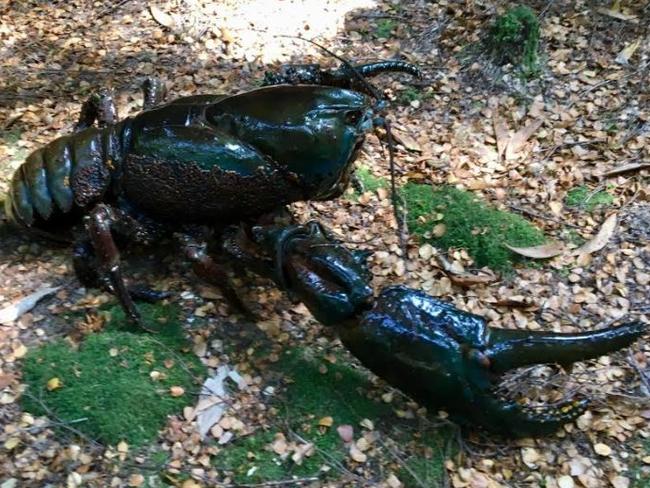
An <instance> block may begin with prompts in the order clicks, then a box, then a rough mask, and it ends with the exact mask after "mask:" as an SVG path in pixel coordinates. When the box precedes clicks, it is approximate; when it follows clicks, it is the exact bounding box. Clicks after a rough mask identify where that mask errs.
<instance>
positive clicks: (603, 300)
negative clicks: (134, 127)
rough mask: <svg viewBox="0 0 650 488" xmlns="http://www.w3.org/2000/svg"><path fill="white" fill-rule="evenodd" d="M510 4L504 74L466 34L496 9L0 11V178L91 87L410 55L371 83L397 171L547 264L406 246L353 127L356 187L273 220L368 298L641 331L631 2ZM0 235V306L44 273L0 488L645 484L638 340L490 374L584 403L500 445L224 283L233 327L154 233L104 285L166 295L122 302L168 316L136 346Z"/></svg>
mask: <svg viewBox="0 0 650 488" xmlns="http://www.w3.org/2000/svg"><path fill="white" fill-rule="evenodd" d="M526 3H527V4H528V5H529V6H530V7H531V8H533V10H534V11H535V12H536V14H537V15H538V18H539V22H540V26H541V39H540V52H541V58H540V65H539V69H538V72H537V73H535V76H532V77H530V78H528V79H525V78H524V77H523V76H521V75H520V74H518V73H517V71H516V68H515V67H512V66H504V67H497V66H494V65H493V64H492V63H491V62H490V61H489V60H488V59H486V58H485V57H484V56H481V55H480V54H478V51H477V50H476V49H475V48H474V46H477V45H478V44H479V43H480V42H481V39H483V37H484V35H485V31H486V28H487V26H489V25H490V22H492V21H493V20H494V18H495V16H496V15H497V14H498V13H502V12H503V10H504V9H505V8H506V7H508V6H510V4H509V3H508V2H503V1H476V0H464V1H461V0H459V1H452V0H444V1H443V0H440V1H434V2H431V1H421V0H413V1H410V2H399V1H392V2H391V1H388V0H338V1H337V0H327V1H321V0H296V1H292V2H269V1H262V0H259V1H253V0H250V1H245V0H224V1H219V2H217V1H208V0H205V1H198V0H173V1H169V2H160V3H156V4H154V3H153V2H144V1H140V0H131V1H129V0H122V1H104V0H97V1H94V2H86V1H69V2H41V1H36V0H34V1H23V2H11V1H7V0H0V39H1V41H2V42H1V44H0V60H1V61H0V131H1V132H0V194H4V192H5V190H6V189H7V187H8V184H9V180H10V177H11V174H12V172H13V171H14V170H15V168H17V167H18V166H19V165H20V163H21V162H22V161H23V160H24V158H25V157H26V156H27V155H28V154H29V152H30V151H31V150H33V149H36V148H38V147H39V146H42V145H43V144H45V143H47V142H48V141H50V140H52V139H53V138H55V137H58V136H61V135H64V134H67V133H69V132H70V131H71V130H72V127H73V125H74V123H75V121H76V118H77V114H78V113H79V109H80V105H81V103H82V102H83V101H84V100H85V99H86V97H88V95H89V94H90V93H91V92H92V91H93V90H97V89H99V88H102V87H111V88H113V89H114V90H115V93H116V95H117V101H118V108H119V112H120V115H121V116H123V117H124V116H127V115H133V114H135V113H137V112H138V111H139V110H140V106H141V95H140V92H139V84H140V83H141V81H142V79H143V78H144V77H146V76H150V75H156V76H159V77H161V78H163V79H164V80H166V81H167V85H168V89H169V93H170V94H171V97H176V96H183V95H193V94H198V93H236V92H239V91H244V90H247V89H251V88H253V87H256V86H259V80H260V79H261V78H262V77H263V73H264V71H266V70H274V69H277V67H278V66H279V64H281V63H287V62H293V63H306V62H319V63H321V64H323V65H327V66H336V65H337V64H338V63H337V61H335V60H334V59H332V58H331V57H330V56H328V55H327V54H325V53H323V52H322V51H320V50H318V49H317V48H315V47H314V46H312V45H309V44H307V43H305V42H304V41H301V40H297V39H291V38H288V37H282V36H287V35H289V36H304V37H309V38H313V39H315V40H317V41H318V42H320V43H322V44H324V45H325V46H327V48H328V49H330V50H332V51H334V52H335V53H336V54H337V55H340V56H343V57H345V58H346V59H348V60H352V61H354V62H355V63H361V62H366V61H371V60H378V59H379V60H383V59H391V58H397V59H403V60H406V61H410V62H412V63H415V64H417V65H418V66H420V67H421V68H422V70H423V72H424V79H422V80H412V79H410V78H408V77H405V76H394V75H384V76H382V77H381V78H378V79H377V80H376V85H377V86H378V87H380V88H381V89H382V90H385V91H386V93H387V94H388V96H389V97H390V98H391V99H392V103H391V106H390V109H389V110H388V113H389V117H390V118H391V120H392V121H393V126H394V127H395V131H396V139H397V142H398V144H397V155H396V163H397V170H398V182H399V184H400V185H401V186H402V187H404V185H406V184H407V183H408V184H410V185H412V184H418V185H433V187H434V188H446V187H445V186H444V185H453V186H456V187H458V188H461V189H464V190H468V191H471V192H472V193H473V194H474V195H476V196H477V197H479V198H480V199H481V200H483V201H485V202H486V203H487V204H489V205H490V206H492V207H494V208H497V209H499V210H501V211H504V212H505V211H507V212H510V213H514V214H518V215H520V216H521V217H523V218H525V219H526V220H528V221H529V222H530V223H532V224H534V225H535V226H536V227H537V228H538V229H539V230H540V231H541V232H542V233H543V235H544V236H545V238H546V239H547V240H548V241H549V242H551V243H552V244H551V245H550V249H551V251H552V252H551V253H550V254H554V256H552V257H550V258H546V259H530V260H527V261H523V262H522V261H520V260H517V259H516V256H515V255H514V254H509V255H508V256H509V257H508V259H512V260H513V261H514V262H515V264H514V266H513V267H511V265H510V264H508V265H507V266H506V267H505V268H504V267H502V266H501V265H499V266H498V267H500V268H501V269H494V268H496V267H497V266H496V265H494V264H493V263H492V262H491V261H489V259H488V261H487V265H486V266H483V265H484V264H485V263H482V262H481V260H480V259H479V258H477V256H476V255H472V254H471V253H470V252H468V251H467V250H466V249H462V248H459V247H451V248H446V247H441V246H440V245H439V246H438V247H436V246H435V245H436V241H435V239H434V240H431V241H428V240H427V237H428V238H431V237H432V236H431V235H429V234H426V232H425V235H417V234H418V233H417V232H415V231H414V232H413V233H412V234H411V235H410V236H409V240H408V244H407V255H403V254H402V251H401V249H400V246H399V243H398V238H397V236H396V231H395V229H396V223H395V221H394V218H393V210H392V207H391V198H390V194H389V191H388V189H387V187H386V184H385V182H386V181H387V178H388V177H389V171H388V162H387V160H386V157H385V156H384V151H383V150H382V148H381V141H380V139H379V138H378V137H377V136H375V135H369V136H368V139H367V141H366V144H365V146H364V148H363V150H362V152H361V155H360V158H359V161H358V164H359V166H360V168H361V170H360V172H361V174H362V176H363V177H362V180H363V181H364V183H365V184H366V191H365V192H364V193H363V194H361V195H359V194H353V193H352V192H350V193H348V194H347V195H346V196H345V197H343V198H340V199H337V200H335V201H331V202H318V203H314V202H311V203H301V204H295V205H293V206H292V209H293V212H294V213H295V215H296V216H297V218H298V219H299V220H300V221H306V220H309V219H318V220H320V221H322V222H323V223H325V224H326V225H327V226H329V227H330V228H332V229H333V230H334V232H335V233H336V234H337V235H338V236H340V237H341V238H343V239H344V240H345V241H346V242H347V243H348V244H349V245H350V246H352V247H356V248H360V249H368V250H371V251H373V255H372V256H371V257H370V259H369V263H370V266H371V270H372V272H373V275H374V278H373V286H374V287H375V289H376V290H379V289H381V288H382V287H384V286H387V285H389V284H406V285H409V286H411V287H414V288H418V289H422V290H424V291H426V292H427V293H429V294H431V295H434V296H436V297H440V298H442V299H445V300H449V301H451V302H453V304H454V305H456V306H457V307H458V308H460V309H463V310H466V311H469V312H472V313H475V314H479V315H482V316H484V317H486V318H487V319H488V320H489V323H490V325H493V326H497V327H505V328H519V329H541V330H552V331H556V332H560V331H562V332H576V331H588V330H592V329H595V328H599V327H603V326H605V325H610V324H612V323H617V322H619V321H626V320H627V321H630V320H641V321H645V322H647V321H648V318H649V317H650V304H649V303H648V296H649V295H650V239H649V237H650V189H649V187H648V183H649V180H650V168H649V166H650V146H649V145H648V139H649V138H650V98H649V97H650V93H649V91H648V90H649V86H650V83H648V80H649V79H650V8H648V7H647V6H644V2H631V1H623V2H620V3H621V4H622V5H618V6H617V5H616V3H617V2H614V4H615V7H616V8H614V9H613V10H612V9H611V8H610V7H611V4H610V3H608V2H605V1H601V0H598V1H586V0H578V1H575V2H556V1H553V0H550V1H547V0H544V1H542V0H539V1H537V0H530V1H528V2H526ZM152 7H153V8H152ZM0 199H1V198H0ZM407 200H408V198H407ZM407 211H408V208H407ZM470 213H471V211H470V212H468V219H470V217H471V215H470ZM436 215H437V214H436ZM409 216H410V217H411V218H412V217H413V215H412V214H409ZM419 217H422V218H424V220H425V221H426V217H427V216H426V215H424V216H423V215H419ZM408 218H409V217H407V219H408ZM439 219H440V220H441V221H442V222H447V221H445V220H444V219H445V215H443V214H440V216H439ZM416 220H417V222H415V221H414V220H411V221H409V224H412V227H411V228H413V229H414V228H416V227H417V225H416V224H418V223H421V222H423V220H422V219H416ZM431 220H432V221H433V222H434V223H435V222H437V220H438V217H433V218H432V219H431ZM449 225H450V224H449V223H447V227H449ZM486 226H487V224H486ZM486 228H487V227H486ZM451 230H452V229H451V228H446V227H444V226H442V227H441V226H439V225H436V226H434V227H432V229H431V232H433V234H434V236H436V235H438V234H444V233H445V232H450V231H451ZM471 230H472V234H473V235H480V234H481V233H482V232H484V230H485V229H484V228H483V225H482V224H481V222H478V223H476V224H475V226H474V227H473V228H472V229H471ZM421 234H422V233H421ZM438 237H440V236H439V235H438ZM0 242H1V244H0V276H2V279H1V280H0V309H2V308H3V307H6V306H9V305H10V304H12V303H14V302H15V301H17V300H20V299H22V298H24V297H25V296H28V295H30V294H31V293H33V292H34V291H36V290H38V289H40V288H41V287H43V286H46V285H49V286H58V287H60V288H59V289H58V290H57V291H56V293H55V294H54V295H52V296H49V297H47V298H45V299H44V300H42V301H41V302H40V303H39V304H38V305H37V306H36V307H35V308H34V309H33V310H31V311H30V312H28V313H25V314H24V315H22V316H21V317H20V318H19V319H17V320H14V321H7V322H6V323H3V324H0V405H1V407H0V429H1V430H0V487H1V488H14V487H22V486H29V487H34V486H68V487H76V486H98V487H100V486H101V487H104V486H115V487H118V486H132V487H139V486H142V487H144V486H149V487H153V486H166V485H172V486H179V487H183V488H191V487H197V486H204V487H207V486H260V487H262V486H313V487H316V486H331V487H334V486H382V487H390V488H397V487H399V486H408V487H435V486H453V487H496V486H508V487H523V486H544V487H546V488H557V487H559V488H568V487H574V486H575V487H589V488H591V487H593V488H596V487H601V486H602V487H605V486H613V487H614V488H627V487H633V486H639V487H640V486H650V440H648V438H649V437H650V429H648V426H647V423H648V419H650V345H648V343H647V340H646V339H642V340H640V341H638V342H637V343H636V344H635V345H633V346H632V347H630V348H628V349H626V350H623V351H620V352H617V353H615V354H611V355H609V356H605V357H601V358H599V359H597V360H592V361H587V362H584V363H579V364H576V365H575V366H574V367H573V369H572V370H571V371H565V370H563V369H561V368H559V367H556V366H552V365H551V366H540V367H534V368H527V369H525V370H523V371H519V372H518V374H517V375H516V377H510V378H509V379H508V383H507V386H506V388H507V389H509V390H511V391H510V393H511V394H513V392H515V393H517V394H518V395H520V396H523V397H535V398H538V399H539V398H541V399H542V400H546V401H551V402H555V401H559V400H561V399H562V397H563V396H564V395H565V394H566V395H567V396H570V395H572V394H574V393H575V392H576V391H578V392H580V393H581V394H582V395H584V396H586V397H589V398H590V399H591V403H590V407H589V409H588V410H587V412H586V413H585V414H583V415H582V416H581V417H579V418H578V419H577V421H576V422H575V423H571V424H568V425H566V426H565V427H564V428H563V429H561V430H560V431H558V432H557V433H555V434H553V435H550V436H547V437H544V438H538V439H532V438H524V439H517V440H509V439H504V438H500V437H496V436H494V435H490V434H488V433H485V432H482V431H480V430H476V429H474V430H470V429H466V430H459V429H458V428H457V427H456V426H455V425H454V424H452V423H451V422H449V420H448V415H447V413H446V412H433V411H429V412H427V411H426V410H425V409H423V408H421V406H419V405H417V404H416V403H414V402H413V401H411V400H410V399H408V398H407V397H405V396H404V395H402V394H400V393H399V392H398V391H396V390H395V389H393V388H390V387H389V386H387V385H386V384H385V383H384V382H382V381H381V380H379V379H377V378H376V377H375V376H373V375H372V374H370V373H368V372H367V371H366V370H365V369H364V368H363V367H362V366H361V365H360V364H359V363H358V362H357V361H356V360H355V359H354V358H353V357H352V356H351V355H350V354H349V353H347V352H346V351H345V350H344V349H343V347H342V346H341V344H340V342H339V341H338V339H337V338H336V337H334V335H333V334H332V332H331V331H329V330H327V329H326V328H325V327H323V326H321V325H320V324H318V323H317V322H316V321H315V320H314V319H313V318H312V317H311V315H310V314H309V312H308V311H307V309H306V308H305V307H304V306H302V305H295V304H292V303H290V302H289V301H288V299H287V297H286V296H284V295H283V294H282V293H280V292H279V291H277V290H276V289H274V288H273V287H271V286H270V285H269V283H267V282H265V281H263V280H260V279H254V278H251V280H250V282H246V283H241V293H242V296H243V297H244V300H245V301H246V302H247V303H250V304H251V307H252V309H253V311H254V313H255V315H256V316H257V317H258V318H259V320H257V321H251V320H248V319H245V318H243V317H241V316H239V315H237V314H234V313H232V312H231V311H230V310H229V308H228V307H227V305H226V304H225V303H224V301H223V298H222V297H221V294H220V292H219V291H218V290H214V289H212V288H210V287H208V286H205V285H203V284H201V283H200V282H199V280H198V278H196V277H195V276H194V275H193V274H192V273H191V270H190V269H189V265H188V264H187V263H185V262H183V261H182V260H179V259H177V254H178V253H175V252H173V251H171V250H170V249H169V248H165V247H161V248H160V249H156V250H155V255H151V256H149V255H146V254H145V255H140V256H135V257H134V258H133V259H128V260H127V261H128V263H129V267H128V276H129V277H134V279H135V280H138V281H146V282H148V283H151V284H152V285H154V286H155V287H156V288H157V289H160V290H168V291H171V292H172V297H171V298H169V299H168V300H166V301H165V302H164V303H163V304H161V305H157V306H145V305H141V306H142V307H143V310H145V312H146V313H145V315H146V317H147V318H149V319H150V320H151V321H153V322H156V323H160V324H161V327H162V328H163V329H165V330H166V331H167V332H165V333H162V334H160V335H159V336H158V337H157V338H156V339H152V338H150V337H148V336H147V335H146V334H142V333H138V332H137V331H134V330H132V329H129V327H128V326H126V325H125V324H124V319H123V316H122V315H121V312H120V310H119V309H118V307H116V306H115V299H114V298H113V297H111V296H109V295H107V294H104V293H101V292H99V291H97V290H85V289H83V288H82V287H81V286H80V285H79V283H78V281H76V279H75V277H74V273H73V271H72V264H71V253H70V250H69V249H67V248H65V247H56V246H50V245H48V243H46V242H44V241H33V240H30V239H28V238H26V237H24V236H23V235H22V234H19V233H17V232H15V231H14V230H12V229H10V228H8V227H7V226H3V227H2V229H1V232H0ZM560 243H561V244H562V246H560ZM431 244H433V246H432V245H431ZM584 245H586V246H587V247H586V248H584V247H583V248H582V250H583V252H577V253H576V252H572V251H573V250H575V249H576V248H579V247H580V246H584ZM585 249H586V250H585ZM556 251H557V252H556ZM148 252H152V251H148ZM535 253H537V254H538V256H537V257H538V258H539V257H540V256H539V250H537V251H533V254H535ZM508 262H510V261H508ZM154 263H155V264H154ZM479 263H480V264H479ZM491 264H492V265H491ZM482 266H483V267H482ZM112 359H115V360H114V361H112ZM116 364H117V365H118V366H119V368H117V369H116ZM98 365H101V367H100V366H98ZM181 366H182V367H181ZM226 367H227V368H229V369H230V370H234V371H235V373H233V374H231V378H232V379H234V381H232V382H230V381H228V382H227V383H226V386H227V390H228V392H229V393H228V394H229V399H228V402H227V405H226V407H227V408H226V409H225V411H224V412H223V416H222V418H221V419H220V421H219V422H218V423H217V424H215V425H214V426H212V427H211V428H210V429H209V431H208V432H207V433H206V435H205V436H204V437H203V438H202V437H201V436H200V435H199V432H198V423H199V421H198V420H197V418H198V417H197V416H198V414H199V411H198V410H200V409H197V408H196V407H197V402H198V401H199V399H198V395H197V392H198V391H199V387H200V385H201V384H202V383H203V381H204V380H205V379H206V378H208V377H214V376H215V375H217V374H219V373H223V372H224V371H226V369H225V368H226ZM127 370H129V371H136V370H137V371H140V372H143V371H145V373H146V374H145V379H146V381H143V380H142V377H141V376H142V375H140V377H137V375H136V376H124V375H123V374H122V373H124V372H125V371H127ZM64 375H68V376H64ZM28 379H29V381H28ZM28 383H29V384H28ZM152 385H153V386H152ZM147 399H150V401H147ZM156 415H158V416H162V417H161V418H162V420H161V424H160V425H159V424H157V423H156V418H154V417H155V416H156ZM152 429H153V430H152ZM151 432H153V434H151Z"/></svg>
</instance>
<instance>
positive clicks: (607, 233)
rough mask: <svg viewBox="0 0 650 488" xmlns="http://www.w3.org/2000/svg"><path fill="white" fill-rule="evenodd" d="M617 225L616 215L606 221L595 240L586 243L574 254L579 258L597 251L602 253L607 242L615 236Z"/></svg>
mask: <svg viewBox="0 0 650 488" xmlns="http://www.w3.org/2000/svg"><path fill="white" fill-rule="evenodd" d="M616 223H617V218H616V214H612V215H610V216H609V217H607V218H606V219H605V222H603V225H602V226H601V227H600V230H599V231H598V234H596V236H595V237H594V238H593V239H591V240H590V241H587V242H585V243H584V244H583V245H582V246H580V247H579V248H578V249H576V250H575V251H573V254H574V255H576V256H577V255H580V254H591V253H594V252H596V251H600V250H601V249H602V248H603V247H605V246H606V245H607V242H609V240H610V239H611V237H612V236H613V235H614V231H615V230H616Z"/></svg>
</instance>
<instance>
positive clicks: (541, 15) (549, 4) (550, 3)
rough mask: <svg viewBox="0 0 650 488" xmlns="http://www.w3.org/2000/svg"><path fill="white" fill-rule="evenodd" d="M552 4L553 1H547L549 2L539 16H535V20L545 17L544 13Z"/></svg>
mask: <svg viewBox="0 0 650 488" xmlns="http://www.w3.org/2000/svg"><path fill="white" fill-rule="evenodd" d="M554 3H555V0H549V2H548V3H547V4H546V7H544V8H543V9H542V11H541V12H540V13H539V15H538V16H537V18H538V19H542V18H544V16H545V15H546V12H548V11H549V9H550V8H551V7H552V6H553V4H554Z"/></svg>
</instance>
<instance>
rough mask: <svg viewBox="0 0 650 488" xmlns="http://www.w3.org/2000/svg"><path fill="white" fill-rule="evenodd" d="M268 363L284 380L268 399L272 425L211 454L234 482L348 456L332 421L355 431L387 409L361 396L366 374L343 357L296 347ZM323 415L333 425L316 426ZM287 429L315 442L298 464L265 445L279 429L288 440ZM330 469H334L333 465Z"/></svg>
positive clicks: (311, 471)
mask: <svg viewBox="0 0 650 488" xmlns="http://www.w3.org/2000/svg"><path fill="white" fill-rule="evenodd" d="M274 368H275V369H277V370H278V372H279V373H281V374H282V375H283V376H284V377H286V378H287V382H288V385H287V388H286V390H285V391H284V392H283V393H282V395H281V396H279V397H278V399H277V400H276V401H275V404H274V406H275V408H276V409H277V410H278V415H277V418H278V429H277V430H275V431H274V432H271V431H266V432H258V433H256V434H255V435H253V436H250V437H248V438H245V439H242V440H240V441H236V442H235V443H233V445H232V446H230V447H228V448H227V449H224V450H223V451H222V452H221V453H219V455H217V456H216V457H215V459H214V464H215V466H217V467H220V468H221V469H226V470H227V471H229V472H231V473H232V476H233V479H234V481H236V482H240V483H261V482H267V481H277V480H282V479H289V478H291V477H292V476H298V477H304V476H313V475H318V473H319V472H320V468H321V467H322V466H323V465H327V464H330V465H331V464H333V463H334V464H335V463H338V462H341V461H343V460H344V459H345V458H346V457H347V456H348V453H347V451H346V449H345V446H344V445H343V442H342V441H341V439H340V437H339V435H338V433H337V431H336V427H337V426H339V425H343V424H349V425H352V426H354V428H355V431H356V432H357V433H358V432H359V427H358V425H359V422H360V421H361V420H363V419H364V418H368V419H372V420H373V421H374V422H377V419H378V418H380V417H381V416H385V415H388V414H389V413H390V411H391V410H390V407H389V406H388V405H386V404H383V403H380V402H377V401H374V400H372V399H369V398H367V396H366V394H365V391H366V390H367V386H368V384H369V382H368V379H367V378H366V377H365V376H364V374H362V373H361V372H359V371H357V370H355V369H353V368H351V367H349V366H347V365H345V358H341V359H340V360H337V362H336V363H335V364H331V363H330V362H328V361H325V360H324V359H323V358H322V357H320V356H316V355H314V354H313V353H312V352H311V350H309V349H305V350H297V351H292V352H291V353H288V354H285V355H284V356H283V357H282V359H281V360H280V361H279V362H278V363H276V364H275V365H274ZM328 416H329V417H332V418H333V425H332V426H331V427H329V428H324V427H320V426H319V425H318V422H319V420H320V419H321V418H323V417H328ZM289 431H293V432H295V433H297V434H298V435H299V436H301V437H302V438H304V439H305V440H307V441H308V442H312V443H313V444H314V446H315V450H316V452H315V453H314V454H313V455H312V456H310V457H306V458H304V459H303V461H302V464H300V465H297V464H295V463H294V462H292V461H291V459H289V458H287V459H285V460H282V459H280V457H279V456H278V455H276V454H275V453H274V452H273V451H271V450H270V449H269V447H268V446H269V444H270V443H271V442H273V439H274V435H275V432H283V433H284V435H285V436H286V437H287V439H288V440H289V441H291V440H292V439H291V435H290V432H289ZM357 435H358V434H357ZM332 471H333V472H334V474H337V473H338V470H336V469H333V470H332Z"/></svg>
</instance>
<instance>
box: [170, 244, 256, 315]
mask: <svg viewBox="0 0 650 488" xmlns="http://www.w3.org/2000/svg"><path fill="white" fill-rule="evenodd" d="M174 238H175V239H176V241H177V242H178V243H179V244H180V246H181V249H182V251H183V253H184V254H185V257H186V258H187V259H188V260H189V261H190V262H191V264H192V270H193V271H194V273H195V274H196V275H197V276H198V277H199V278H201V279H202V280H203V281H205V282H206V283H209V284H211V285H213V286H216V287H217V288H219V289H220V290H221V292H222V293H223V295H224V297H225V299H226V301H227V302H228V305H230V306H231V307H232V308H233V309H234V310H236V311H237V312H240V313H241V314H242V315H244V316H245V317H247V318H250V319H254V314H253V313H252V312H251V311H250V309H249V308H248V307H247V306H246V305H245V304H244V302H242V300H241V298H239V295H237V291H236V290H235V287H234V286H233V284H232V281H231V279H230V276H229V275H228V270H227V268H226V265H225V264H223V263H220V262H217V260H215V259H214V258H213V257H212V256H211V255H210V254H209V252H208V244H207V242H206V241H205V240H200V239H197V238H196V237H194V236H192V235H190V234H187V233H177V234H174Z"/></svg>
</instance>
